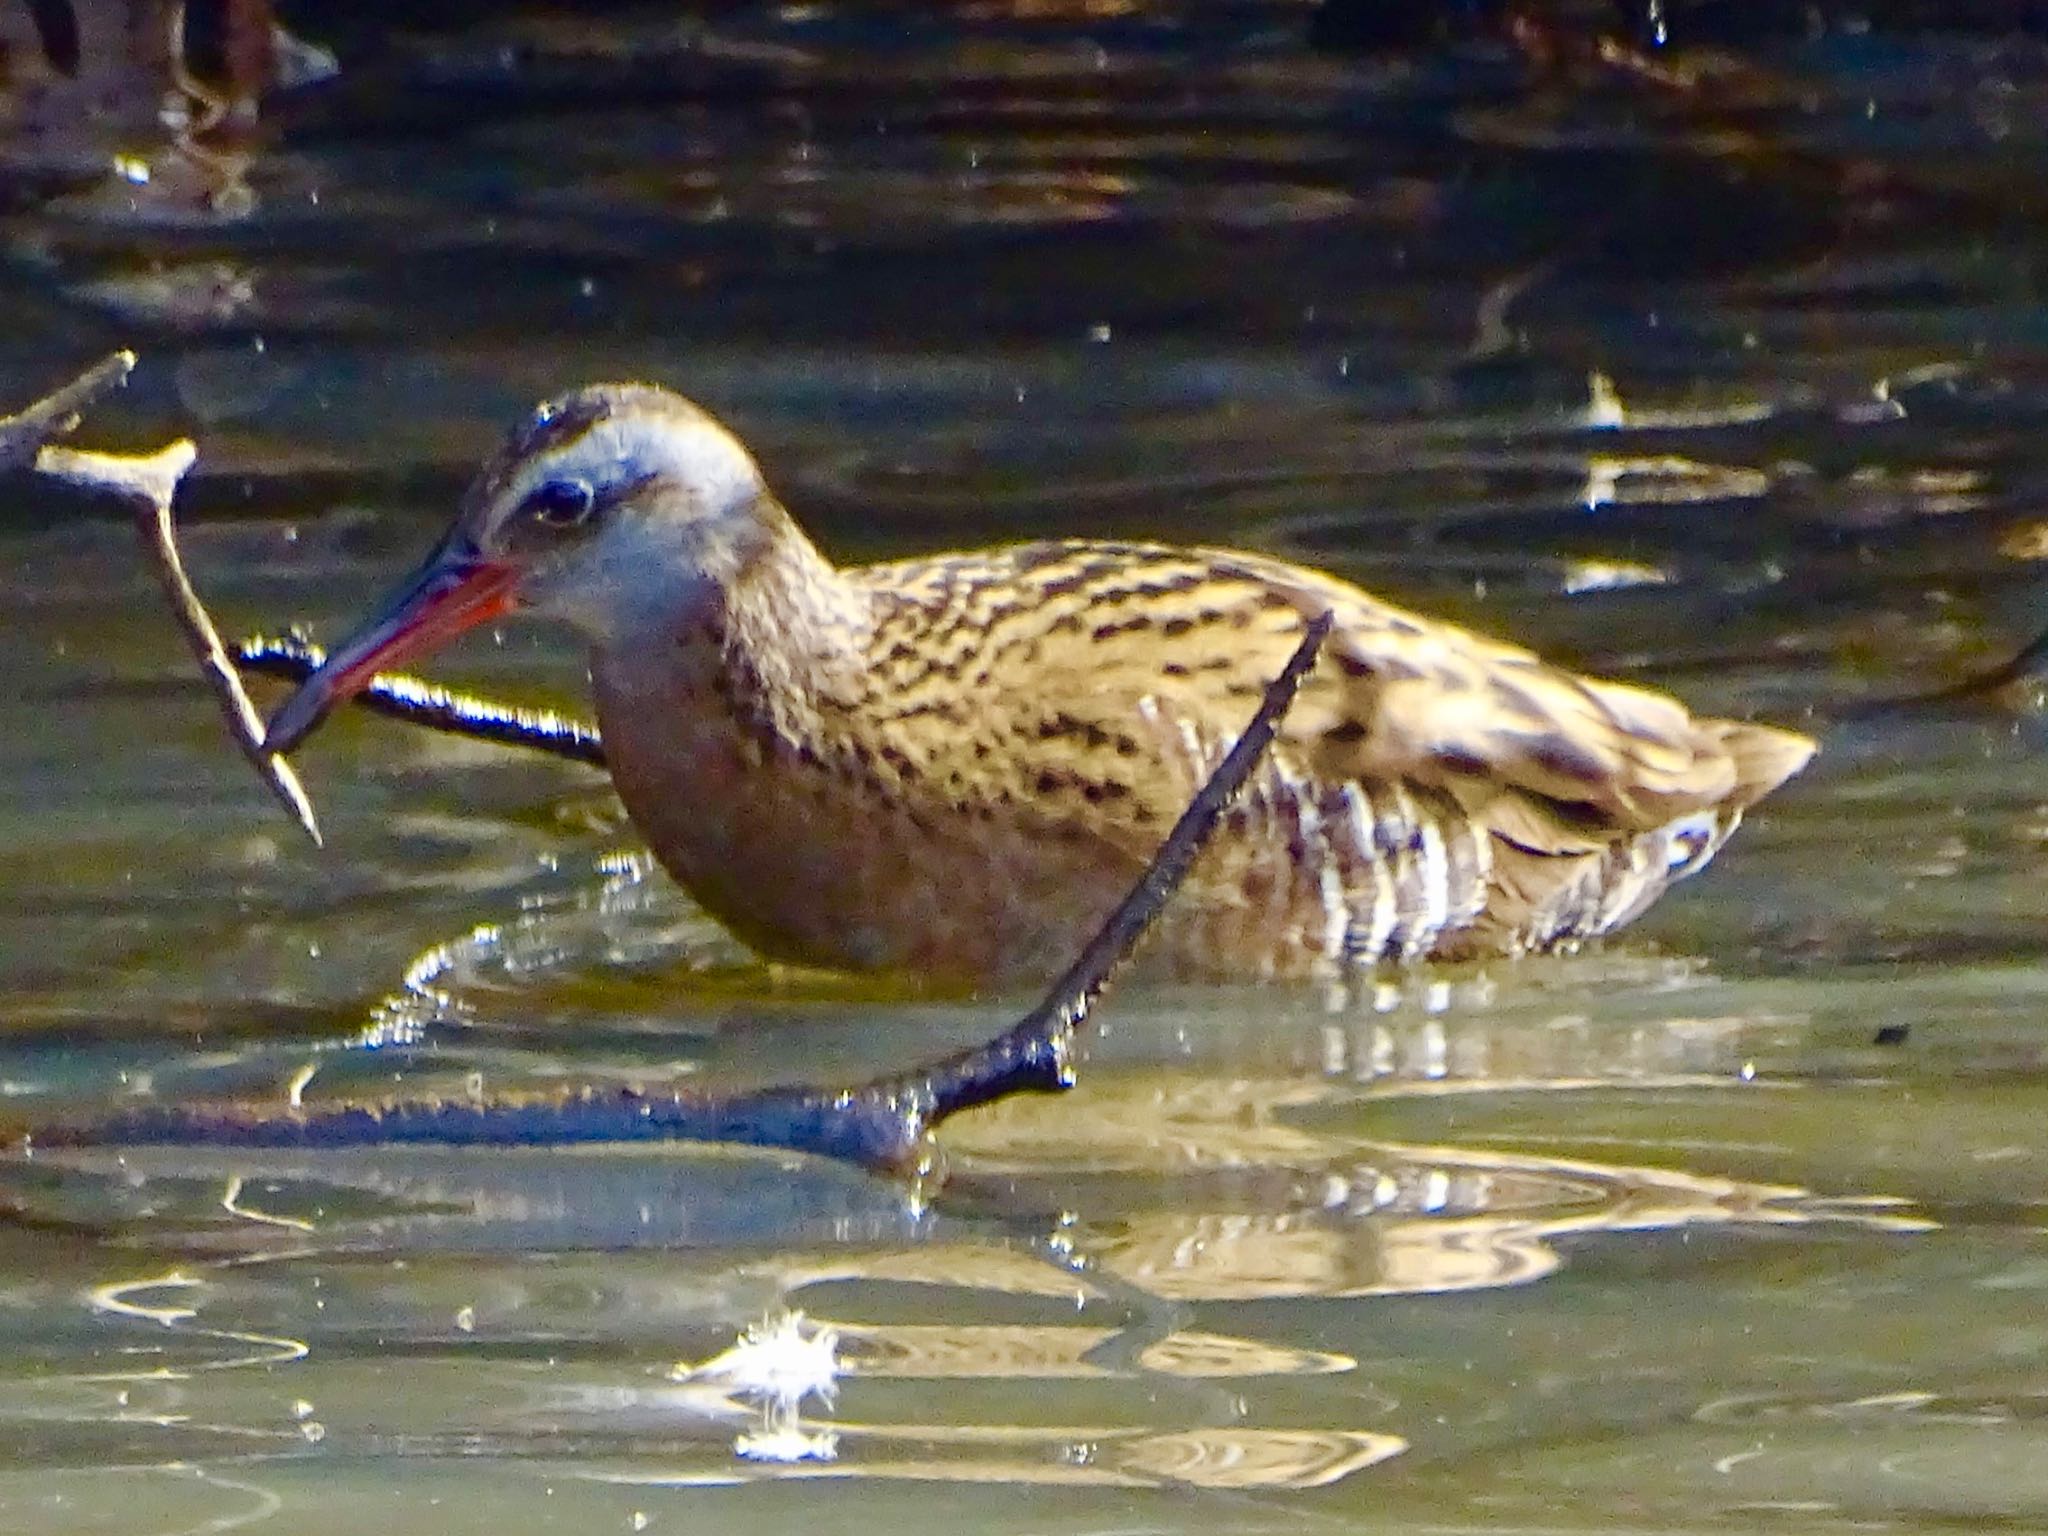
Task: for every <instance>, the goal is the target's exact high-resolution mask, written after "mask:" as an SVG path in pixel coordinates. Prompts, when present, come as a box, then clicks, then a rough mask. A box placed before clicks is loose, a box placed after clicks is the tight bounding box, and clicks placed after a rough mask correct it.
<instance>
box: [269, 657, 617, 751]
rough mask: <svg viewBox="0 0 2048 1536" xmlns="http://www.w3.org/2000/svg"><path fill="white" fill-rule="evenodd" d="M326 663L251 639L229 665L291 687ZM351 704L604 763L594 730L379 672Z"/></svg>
mask: <svg viewBox="0 0 2048 1536" xmlns="http://www.w3.org/2000/svg"><path fill="white" fill-rule="evenodd" d="M326 659H327V654H326V652H324V651H322V650H321V649H320V647H319V646H317V645H314V644H313V643H312V642H311V641H307V640H300V639H298V638H296V637H294V636H285V635H252V636H251V637H250V638H249V639H247V640H244V641H242V642H241V643H240V644H239V645H237V646H236V647H235V660H236V661H237V662H238V663H240V664H241V667H242V669H243V670H244V671H246V672H260V673H262V674H263V675H265V676H266V677H281V678H284V679H285V680H286V681H288V682H295V683H297V682H304V681H305V680H306V679H307V678H309V677H311V676H312V675H313V673H314V671H315V670H316V669H317V668H318V667H319V665H320V663H321V662H323V661H325V660H326ZM349 702H350V703H352V704H360V705H361V706H362V707H363V708H365V709H367V710H369V711H370V713H372V714H375V715H382V716H384V717H385V718H386V719H388V720H398V721H402V722H403V723H404V724H406V725H417V726H420V727H421V728H423V729H425V730H430V731H445V732H447V733H449V734H450V735H454V736H463V737H467V738H469V739H470V740H472V741H490V742H496V743H497V744H498V745H500V746H507V747H526V748H528V749H530V750H532V751H535V752H545V753H548V754H549V755H551V756H554V757H566V758H568V759H569V760H570V761H571V762H578V763H589V764H591V765H593V766H595V767H598V768H602V767H603V766H604V765H605V763H604V743H603V741H602V740H601V739H600V738H599V737H598V734H597V727H596V726H594V725H587V724H585V723H584V722H583V721H581V720H575V719H571V718H570V717H569V716H567V715H558V714H556V713H555V712H554V711H553V710H551V709H526V708H522V707H520V706H518V705H513V704H499V703H496V702H494V701H493V700H490V699H483V698H478V697H477V696H476V695H475V694H473V693H458V692H456V691H455V690H453V689H450V688H443V687H442V686H441V685H440V684H439V683H432V682H428V681H427V680H426V679H424V678H418V677H413V676H410V675H409V674H407V673H403V672H379V673H378V674H377V675H376V676H375V677H373V678H371V679H370V681H369V684H368V686H367V687H365V688H364V689H363V691H362V692H361V693H359V694H357V695H356V696H355V697H354V698H352V699H351V700H350V701H349Z"/></svg>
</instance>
